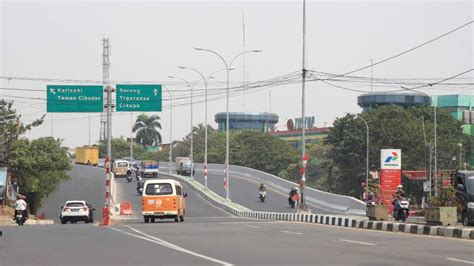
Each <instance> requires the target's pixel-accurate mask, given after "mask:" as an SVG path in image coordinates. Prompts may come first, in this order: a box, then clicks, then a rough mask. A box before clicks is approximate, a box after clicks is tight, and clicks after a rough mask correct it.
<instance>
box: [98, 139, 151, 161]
mask: <svg viewBox="0 0 474 266" xmlns="http://www.w3.org/2000/svg"><path fill="white" fill-rule="evenodd" d="M111 142H112V150H111V151H112V157H113V158H117V159H120V158H123V157H130V142H128V141H127V140H126V139H125V138H123V137H120V138H112V141H111ZM106 155H107V143H106V142H105V141H102V142H100V143H99V157H100V158H105V156H106ZM156 157H157V155H153V154H149V153H147V151H146V148H145V147H144V146H143V145H140V144H137V143H133V158H135V159H138V160H147V159H151V160H156Z"/></svg>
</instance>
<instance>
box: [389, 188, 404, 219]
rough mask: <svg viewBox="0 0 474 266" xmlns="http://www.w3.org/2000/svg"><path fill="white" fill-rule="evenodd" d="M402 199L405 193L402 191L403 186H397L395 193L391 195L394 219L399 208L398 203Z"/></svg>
mask: <svg viewBox="0 0 474 266" xmlns="http://www.w3.org/2000/svg"><path fill="white" fill-rule="evenodd" d="M402 197H406V194H405V191H404V190H403V185H398V186H397V191H396V192H395V194H394V195H393V201H392V204H393V215H394V217H395V215H396V213H397V212H398V209H399V208H400V206H399V205H398V201H399V200H401V198H402Z"/></svg>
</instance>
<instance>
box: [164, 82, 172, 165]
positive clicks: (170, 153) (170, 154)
mask: <svg viewBox="0 0 474 266" xmlns="http://www.w3.org/2000/svg"><path fill="white" fill-rule="evenodd" d="M164 88H165V89H166V91H167V92H168V95H169V96H170V152H169V160H170V165H169V167H168V173H169V174H171V173H172V172H173V101H172V100H173V98H172V96H171V92H170V90H169V89H168V88H167V87H164Z"/></svg>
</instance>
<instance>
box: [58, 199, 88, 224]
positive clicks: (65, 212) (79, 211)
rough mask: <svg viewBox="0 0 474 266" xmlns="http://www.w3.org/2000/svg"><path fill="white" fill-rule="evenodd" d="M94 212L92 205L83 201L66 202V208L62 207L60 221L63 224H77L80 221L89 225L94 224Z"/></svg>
mask: <svg viewBox="0 0 474 266" xmlns="http://www.w3.org/2000/svg"><path fill="white" fill-rule="evenodd" d="M94 210H95V209H93V208H92V206H91V205H90V204H87V203H86V202H85V201H83V200H70V201H66V203H65V204H64V206H62V207H61V215H59V219H60V220H61V223H62V224H65V223H67V222H71V223H76V222H78V221H83V222H84V223H86V224H87V223H89V222H94V220H93V214H92V212H93V211H94Z"/></svg>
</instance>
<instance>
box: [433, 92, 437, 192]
mask: <svg viewBox="0 0 474 266" xmlns="http://www.w3.org/2000/svg"><path fill="white" fill-rule="evenodd" d="M437 101H438V100H436V105H435V106H434V177H435V196H438V140H437V139H438V137H437V132H436V131H438V125H437V123H436V120H437V116H436V108H437V105H438V102H437Z"/></svg>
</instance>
